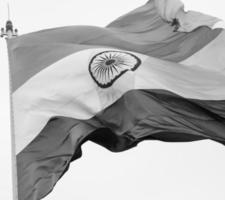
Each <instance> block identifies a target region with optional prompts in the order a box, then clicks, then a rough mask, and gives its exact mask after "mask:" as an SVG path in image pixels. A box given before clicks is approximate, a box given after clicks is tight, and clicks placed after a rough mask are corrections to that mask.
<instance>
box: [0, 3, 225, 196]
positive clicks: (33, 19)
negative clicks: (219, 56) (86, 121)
mask: <svg viewBox="0 0 225 200" xmlns="http://www.w3.org/2000/svg"><path fill="white" fill-rule="evenodd" d="M183 1H184V2H185V5H186V9H192V10H197V11H202V12H205V13H207V14H211V15H214V16H217V17H219V18H222V19H225V12H224V9H225V6H224V0H213V1H211V0H183ZM6 2H8V1H7V0H0V26H4V25H5V21H6V20H7V12H6V11H7V8H6ZM9 2H10V4H11V19H12V20H13V22H14V25H15V26H16V27H17V28H18V29H19V33H20V34H22V33H28V32H33V31H36V30H40V29H45V28H52V27H59V26H67V25H96V26H105V25H107V24H108V23H109V22H111V21H112V20H114V19H115V18H117V17H118V16H120V15H122V14H124V13H126V12H128V11H130V10H132V9H134V8H136V7H138V6H141V5H142V4H144V3H145V2H146V1H145V0H113V1H106V0H63V1H59V0H58V1H56V0H38V1H31V0H19V1H15V0H11V1H9ZM6 61H7V59H6V47H5V42H4V40H3V39H1V40H0V67H1V73H0V90H1V98H0V121H1V133H0V134H1V139H0V177H1V178H0V199H1V200H11V199H12V187H11V166H10V163H11V155H10V152H11V151H10V149H11V147H10V133H9V97H8V90H9V89H8V66H7V62H6ZM224 131H225V130H224ZM224 185H225V147H224V146H222V145H220V144H218V143H215V142H210V141H201V142H192V143H162V142H158V141H147V142H143V143H141V144H139V145H138V147H136V148H133V149H132V150H129V151H126V152H123V153H117V154H115V153H111V152H109V151H108V150H105V149H103V148H102V147H100V146H97V145H95V144H93V143H90V142H89V143H86V144H85V145H83V156H82V158H80V159H79V160H77V161H75V162H73V163H72V164H71V167H70V170H69V171H68V172H67V173H66V174H65V175H64V177H63V178H62V179H61V180H60V181H59V182H58V184H57V185H56V187H55V189H54V191H53V192H52V193H51V194H49V195H48V196H47V197H46V198H45V199H44V200H62V199H66V200H72V199H74V200H149V199H152V200H224V199H225V188H224Z"/></svg>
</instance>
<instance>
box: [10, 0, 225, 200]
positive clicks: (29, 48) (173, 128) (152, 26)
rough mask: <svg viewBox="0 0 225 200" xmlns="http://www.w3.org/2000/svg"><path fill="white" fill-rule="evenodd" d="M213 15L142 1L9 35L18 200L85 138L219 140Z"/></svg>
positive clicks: (51, 177) (61, 167)
mask: <svg viewBox="0 0 225 200" xmlns="http://www.w3.org/2000/svg"><path fill="white" fill-rule="evenodd" d="M219 21H220V20H219V19H217V18H214V17H210V16H207V15H204V14H201V13H197V12H192V11H189V12H184V9H183V4H182V3H181V2H180V1H178V0H171V1H163V0H155V1H154V0H150V1H149V2H148V3H147V4H145V5H144V6H142V7H140V8H137V9H135V10H134V11H132V12H130V13H128V14H126V15H124V16H122V17H120V18H118V19H117V20H115V21H113V22H112V23H111V24H109V25H108V26H107V27H106V28H99V27H92V26H72V27H63V28H56V29H50V30H44V31H40V32H35V33H31V34H26V35H23V36H20V37H17V38H13V39H10V40H8V50H9V60H10V71H11V80H12V87H11V88H12V91H11V93H12V103H13V119H14V122H13V123H14V130H15V144H16V147H15V148H16V154H17V176H18V184H17V185H18V196H19V200H39V199H41V198H43V197H44V196H46V195H47V194H48V193H49V192H50V191H51V190H52V189H53V187H54V185H55V184H56V182H57V181H58V180H59V179H60V177H61V176H62V175H63V174H64V173H65V172H66V171H67V169H68V167H69V164H70V162H71V161H73V160H75V159H77V158H78V157H80V156H81V145H82V144H83V143H84V142H85V141H87V140H90V141H93V142H95V143H97V144H100V145H102V146H104V147H106V148H107V149H109V150H111V151H115V152H118V151H123V150H127V149H129V148H131V147H133V146H135V145H137V144H138V142H140V141H142V140H145V139H150V140H155V139H157V140H161V141H173V142H176V141H177V142H184V141H194V140H202V139H211V140H214V141H218V142H220V143H223V144H224V143H225V54H224V52H225V31H224V29H222V28H216V29H213V27H214V26H216V23H217V22H219Z"/></svg>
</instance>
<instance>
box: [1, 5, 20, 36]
mask: <svg viewBox="0 0 225 200" xmlns="http://www.w3.org/2000/svg"><path fill="white" fill-rule="evenodd" d="M7 10H8V20H7V21H6V25H5V28H1V33H0V36H1V37H4V38H7V39H10V38H12V37H16V36H18V30H17V29H14V28H13V23H12V21H11V20H10V17H11V16H10V5H9V2H7Z"/></svg>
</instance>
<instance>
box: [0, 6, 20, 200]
mask: <svg viewBox="0 0 225 200" xmlns="http://www.w3.org/2000/svg"><path fill="white" fill-rule="evenodd" d="M7 11H8V19H7V21H6V24H5V27H4V28H1V34H0V36H1V37H2V38H5V42H4V46H5V48H4V52H5V53H4V54H5V55H4V56H3V57H5V63H6V67H7V71H8V97H9V115H10V116H9V118H10V125H9V126H10V130H9V132H10V133H11V134H10V135H11V169H12V173H11V176H12V177H11V179H12V199H13V200H18V190H17V188H18V187H17V184H18V182H17V161H16V151H15V129H14V117H13V116H14V115H13V113H14V112H13V101H12V90H11V73H10V59H9V56H10V55H9V52H8V48H7V42H8V40H10V39H11V38H13V37H17V36H18V30H17V29H14V28H13V23H12V21H11V20H10V6H9V3H7Z"/></svg>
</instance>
